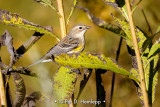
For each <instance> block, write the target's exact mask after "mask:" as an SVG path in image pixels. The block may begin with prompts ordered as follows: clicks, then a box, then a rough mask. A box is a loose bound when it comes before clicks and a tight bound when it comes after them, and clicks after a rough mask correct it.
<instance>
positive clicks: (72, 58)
mask: <svg viewBox="0 0 160 107" xmlns="http://www.w3.org/2000/svg"><path fill="white" fill-rule="evenodd" d="M35 1H36V2H38V3H40V4H42V5H43V6H48V7H50V8H51V9H53V10H54V11H55V12H56V14H57V15H58V17H61V13H59V11H58V10H57V9H56V8H55V6H53V3H52V1H51V0H35ZM64 2H65V1H64ZM79 2H80V1H78V0H74V1H73V7H72V8H71V11H70V13H69V15H68V18H67V20H66V24H67V26H68V25H69V22H70V20H71V16H72V15H73V12H74V11H75V9H77V10H78V9H80V10H83V11H84V12H85V13H86V14H87V16H88V18H89V20H91V22H92V23H94V24H95V25H96V26H98V27H100V28H103V29H105V30H109V31H111V32H113V33H115V34H117V35H120V36H121V37H122V38H123V39H124V40H125V42H126V44H127V50H128V54H129V55H130V57H131V58H132V67H131V68H130V69H129V70H126V68H124V67H123V66H120V65H119V64H118V62H117V61H115V60H114V59H113V58H110V57H106V56H105V55H104V54H98V53H92V52H88V53H86V52H82V53H80V54H72V55H67V54H61V55H55V56H54V59H53V60H54V62H55V63H56V64H58V65H60V67H59V69H58V70H57V72H56V73H55V74H54V76H53V80H51V83H52V86H51V87H52V88H53V90H52V91H53V92H52V95H50V96H51V98H48V96H47V95H43V92H33V93H32V94H31V95H30V96H27V97H26V89H27V88H26V86H25V81H24V79H23V77H22V76H20V74H24V75H27V76H32V77H33V76H34V77H38V75H37V74H35V73H34V72H33V71H31V70H30V69H25V68H24V67H18V66H15V64H16V62H17V61H18V60H19V58H20V57H22V56H23V55H24V54H25V53H26V52H27V51H28V50H29V49H30V48H31V47H32V46H33V45H34V44H35V43H36V42H37V41H38V40H39V39H40V38H41V37H42V36H43V35H44V34H48V35H51V36H53V37H55V38H56V39H57V40H58V41H59V38H58V37H57V36H55V34H54V33H53V31H52V27H43V26H40V25H38V24H34V23H32V22H30V21H28V20H26V19H24V18H22V17H21V16H19V15H18V14H15V13H14V14H13V13H11V12H9V11H7V10H2V9H0V23H2V24H5V25H11V26H14V27H16V26H18V27H22V28H26V29H28V30H33V31H35V33H34V34H33V35H32V36H31V38H29V39H28V41H27V42H25V43H24V44H22V45H21V46H20V47H19V48H18V49H17V50H16V49H15V47H14V46H13V38H12V36H11V34H10V33H9V31H7V30H6V31H5V32H4V34H3V35H2V36H1V39H0V49H1V47H3V46H7V50H8V53H9V54H10V64H9V65H6V64H5V63H4V62H3V61H2V60H1V57H0V67H1V68H0V69H1V71H2V73H3V78H5V81H4V84H5V85H6V87H5V88H6V90H7V91H6V93H7V94H6V96H7V98H8V99H7V104H8V106H17V107H19V106H21V105H27V104H28V105H29V104H31V101H33V104H34V105H35V104H36V100H40V99H41V100H42V99H43V97H44V98H45V99H51V100H49V101H50V102H52V103H51V104H52V105H56V104H57V105H58V106H68V104H71V105H73V104H74V103H73V102H71V103H65V101H66V100H67V101H73V100H74V98H76V97H74V92H75V91H76V90H75V89H76V88H75V86H76V82H77V79H78V76H79V75H78V73H79V71H85V69H87V71H89V72H87V73H86V72H84V79H83V80H82V81H81V84H80V86H79V94H78V97H77V99H79V96H80V94H82V90H83V89H84V88H85V86H86V85H87V82H88V80H89V78H90V75H91V73H92V70H93V69H95V72H96V83H97V84H96V86H97V96H96V97H97V100H100V99H101V101H102V100H104V98H105V97H107V96H106V94H105V91H104V90H105V89H104V86H103V81H102V77H101V75H103V73H105V72H106V71H112V72H114V73H118V74H121V75H123V76H126V77H128V78H129V79H131V80H132V81H133V82H134V83H135V86H136V88H137V93H138V96H139V98H140V101H141V104H142V106H144V100H143V99H144V98H143V95H142V87H141V86H140V84H141V83H140V75H139V71H138V67H137V60H136V56H135V52H134V49H135V48H134V44H133V41H132V36H131V30H130V26H129V23H128V21H129V19H128V14H127V10H126V5H125V2H124V1H123V0H119V1H116V0H103V3H104V4H106V5H110V6H112V7H114V8H116V9H117V10H118V11H119V12H120V13H121V15H122V16H123V18H124V19H121V18H117V17H115V16H114V15H113V14H111V16H112V19H113V21H114V22H115V23H116V24H117V25H114V24H111V23H109V22H106V21H104V20H102V19H100V18H98V17H96V16H95V15H93V14H92V13H91V12H90V11H89V9H87V8H84V7H80V6H77V5H78V3H79ZM140 2H141V1H140ZM140 2H139V3H140ZM139 3H137V4H136V3H135V2H133V7H132V8H133V12H134V10H135V8H137V6H138V5H139ZM75 14H76V13H75ZM159 31H160V27H158V29H157V31H156V32H155V33H154V34H152V35H151V36H149V35H148V34H145V33H144V32H143V31H142V29H141V28H139V27H137V26H135V32H136V37H137V40H138V47H139V50H140V55H141V58H142V62H143V69H144V76H145V83H146V84H145V85H146V89H147V93H148V99H149V104H150V106H152V104H153V103H154V100H155V93H156V85H157V84H158V61H159V55H158V54H159V51H160V38H158V39H157V40H156V41H155V42H152V41H153V39H154V38H155V35H157V34H158V33H159ZM62 32H63V31H62ZM1 53H3V52H1ZM79 69H81V70H79ZM103 71H105V72H103ZM81 73H82V72H81ZM11 76H12V77H13V78H14V82H15V86H16V93H15V94H16V100H15V101H14V103H13V104H12V103H11V102H13V99H9V98H11V97H10V96H11V95H9V94H8V91H9V90H10V89H11V88H12V87H10V88H9V86H8V84H9V82H8V80H9V79H10V77H11ZM98 78H99V79H98ZM99 83H100V84H101V85H98V84H99ZM95 90H96V89H95ZM98 90H101V91H100V92H99V93H98ZM0 93H1V92H0ZM50 96H49V97H50ZM101 96H103V97H104V98H101ZM31 97H32V98H33V99H31ZM0 99H1V98H0ZM59 101H61V102H59ZM104 102H105V101H104ZM54 103H56V104H54ZM110 103H112V102H110ZM75 105H76V104H75ZM101 106H106V103H101Z"/></svg>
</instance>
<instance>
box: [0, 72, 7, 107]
mask: <svg viewBox="0 0 160 107" xmlns="http://www.w3.org/2000/svg"><path fill="white" fill-rule="evenodd" d="M5 93H6V91H5V88H4V84H3V75H2V72H1V69H0V103H1V106H5V107H7V100H6V94H5Z"/></svg>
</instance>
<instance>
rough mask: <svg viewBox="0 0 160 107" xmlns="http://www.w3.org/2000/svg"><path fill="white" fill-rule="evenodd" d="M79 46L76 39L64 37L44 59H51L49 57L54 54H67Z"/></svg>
mask: <svg viewBox="0 0 160 107" xmlns="http://www.w3.org/2000/svg"><path fill="white" fill-rule="evenodd" d="M78 44H79V39H78V38H71V37H69V36H66V37H65V38H63V39H62V40H61V41H60V42H59V43H58V44H57V45H55V46H54V47H52V48H51V49H50V50H49V51H48V53H47V54H46V55H45V57H51V55H54V54H57V55H59V54H61V53H67V52H69V51H71V50H73V49H75V48H77V46H78Z"/></svg>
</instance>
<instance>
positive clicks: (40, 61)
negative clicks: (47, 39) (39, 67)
mask: <svg viewBox="0 0 160 107" xmlns="http://www.w3.org/2000/svg"><path fill="white" fill-rule="evenodd" d="M51 61H52V60H51V59H43V58H41V59H40V60H38V61H36V62H35V63H33V64H31V65H28V66H27V67H26V68H25V69H27V68H30V67H31V66H33V65H36V64H39V63H45V62H51Z"/></svg>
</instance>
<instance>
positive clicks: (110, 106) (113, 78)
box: [109, 37, 123, 107]
mask: <svg viewBox="0 0 160 107" xmlns="http://www.w3.org/2000/svg"><path fill="white" fill-rule="evenodd" d="M122 41H123V38H122V37H121V38H120V41H119V45H118V49H117V53H116V61H117V62H118V58H119V55H120V50H121V46H122ZM115 75H116V74H115V72H113V75H112V86H111V95H110V101H109V107H112V99H113V91H114V83H115Z"/></svg>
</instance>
